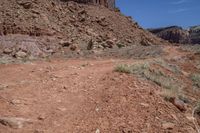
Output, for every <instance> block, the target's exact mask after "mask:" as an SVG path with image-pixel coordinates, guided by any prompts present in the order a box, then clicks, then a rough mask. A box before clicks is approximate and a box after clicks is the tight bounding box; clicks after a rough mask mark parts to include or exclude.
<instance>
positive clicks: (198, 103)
mask: <svg viewBox="0 0 200 133" xmlns="http://www.w3.org/2000/svg"><path fill="white" fill-rule="evenodd" d="M195 113H197V114H199V115H200V101H198V102H197V106H196V110H195Z"/></svg>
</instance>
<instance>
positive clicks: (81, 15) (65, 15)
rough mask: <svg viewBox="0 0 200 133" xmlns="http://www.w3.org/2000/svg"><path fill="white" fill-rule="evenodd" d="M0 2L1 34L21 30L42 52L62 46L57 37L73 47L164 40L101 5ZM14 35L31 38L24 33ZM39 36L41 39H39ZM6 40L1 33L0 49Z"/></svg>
mask: <svg viewBox="0 0 200 133" xmlns="http://www.w3.org/2000/svg"><path fill="white" fill-rule="evenodd" d="M0 6H1V7H0V16H2V17H1V18H0V33H1V35H9V34H12V35H13V34H15V35H16V34H22V35H29V36H30V37H31V38H33V37H34V38H33V40H31V42H33V43H34V45H36V46H38V48H39V49H40V50H41V51H43V52H44V51H49V50H51V51H52V50H53V51H54V52H55V51H56V50H58V49H61V47H60V45H57V44H59V42H60V41H62V42H61V43H62V44H63V43H64V42H65V43H64V44H63V45H64V46H69V45H73V46H72V47H71V49H72V50H77V49H79V50H82V49H95V48H97V49H105V48H113V47H114V46H119V45H120V46H121V45H123V46H127V45H133V44H143V45H152V44H162V43H163V42H162V41H161V39H158V38H157V37H155V36H154V35H152V34H151V33H149V32H147V31H145V30H143V29H142V28H141V27H139V26H138V24H137V23H136V22H134V21H132V19H131V18H129V17H125V16H123V15H122V14H121V13H120V12H118V11H115V10H110V9H108V8H105V7H101V6H93V5H86V4H78V3H76V2H63V1H59V0H10V1H6V0H3V1H0ZM30 37H29V38H30ZM9 38H10V37H9ZM15 38H17V40H24V41H25V42H30V39H29V40H27V39H26V38H27V37H21V36H20V37H15ZM18 38H22V39H18ZM41 39H42V40H44V41H42V43H41ZM2 40H3V41H2ZM5 40H9V39H4V38H3V37H2V38H1V40H0V41H1V45H0V47H2V49H5V48H6V47H7V44H8V43H7V42H8V41H5ZM52 40H53V46H52V47H50V48H49V47H47V46H50V45H51V44H52V43H51V41H52ZM63 40H64V42H63ZM44 42H46V43H45V44H44ZM89 42H91V43H89ZM9 43H11V44H10V45H11V46H15V45H19V44H21V43H23V44H24V42H22V41H18V44H16V42H15V41H13V39H12V40H9ZM88 44H89V46H88ZM63 45H62V46H63ZM55 49H56V50H55ZM8 51H9V50H8ZM15 51H17V50H15ZM24 51H26V50H24ZM2 52H3V51H0V53H2ZM4 53H8V52H4ZM29 53H30V52H29Z"/></svg>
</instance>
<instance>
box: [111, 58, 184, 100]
mask: <svg viewBox="0 0 200 133" xmlns="http://www.w3.org/2000/svg"><path fill="white" fill-rule="evenodd" d="M155 64H156V65H159V66H161V68H160V67H159V68H156V67H154V65H155ZM162 68H163V69H162ZM164 69H167V70H171V71H172V70H174V69H172V68H171V67H170V65H168V64H167V63H165V62H162V63H160V62H158V61H157V62H155V61H153V62H145V63H139V64H133V65H118V66H117V67H116V68H115V71H117V72H122V73H129V74H136V75H137V76H140V77H142V78H145V79H147V80H150V81H152V82H154V83H156V84H157V85H159V86H161V87H163V88H164V89H165V90H164V92H163V96H164V98H165V99H166V100H169V99H170V98H172V97H177V98H178V97H179V96H180V90H181V89H182V87H183V85H182V83H181V82H180V81H179V80H177V79H176V78H175V77H174V76H173V75H169V74H167V73H165V72H164V71H163V70H164ZM172 72H174V73H177V71H172Z"/></svg>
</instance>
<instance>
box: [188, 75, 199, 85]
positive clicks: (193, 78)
mask: <svg viewBox="0 0 200 133" xmlns="http://www.w3.org/2000/svg"><path fill="white" fill-rule="evenodd" d="M190 78H191V80H192V81H193V85H194V86H196V87H198V88H200V74H192V75H191V76H190Z"/></svg>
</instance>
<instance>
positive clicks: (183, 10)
mask: <svg viewBox="0 0 200 133" xmlns="http://www.w3.org/2000/svg"><path fill="white" fill-rule="evenodd" d="M188 10H189V9H186V8H180V9H176V10H170V11H169V13H181V12H186V11H188Z"/></svg>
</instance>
